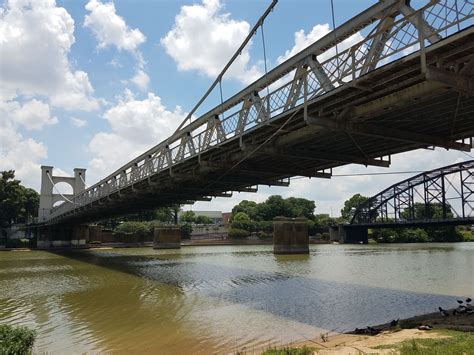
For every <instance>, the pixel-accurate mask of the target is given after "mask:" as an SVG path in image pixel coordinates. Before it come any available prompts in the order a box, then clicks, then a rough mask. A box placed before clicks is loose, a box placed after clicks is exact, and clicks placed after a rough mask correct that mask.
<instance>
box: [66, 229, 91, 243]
mask: <svg viewBox="0 0 474 355" xmlns="http://www.w3.org/2000/svg"><path fill="white" fill-rule="evenodd" d="M89 235H90V227H89V226H88V225H79V226H74V227H73V228H72V239H71V245H72V246H81V245H85V244H86V242H87V241H89Z"/></svg>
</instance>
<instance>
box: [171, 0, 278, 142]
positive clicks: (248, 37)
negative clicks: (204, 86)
mask: <svg viewBox="0 0 474 355" xmlns="http://www.w3.org/2000/svg"><path fill="white" fill-rule="evenodd" d="M277 2H278V0H272V3H271V4H270V5H269V6H268V8H267V10H266V11H265V12H264V13H263V15H262V16H261V17H260V18H259V19H258V21H257V23H256V24H255V25H254V26H253V28H252V29H251V30H250V32H249V34H248V35H247V37H246V38H245V39H244V41H243V42H242V44H241V45H240V47H239V48H238V49H237V50H236V51H235V53H234V55H233V56H232V58H231V59H230V60H229V62H228V63H227V64H226V65H225V67H224V69H222V71H221V72H220V73H219V75H218V76H217V78H216V80H214V82H213V83H212V85H211V86H210V87H209V89H208V90H207V91H206V93H205V94H204V96H203V97H202V98H201V99H200V100H199V101H198V103H197V104H196V105H195V106H194V107H193V109H192V110H191V111H189V113H188V115H187V116H186V118H185V119H184V120H183V122H181V124H180V125H179V127H178V128H177V129H176V131H175V132H174V134H176V133H177V132H179V130H180V129H181V128H183V126H184V125H185V124H186V122H188V121H189V122H191V117H192V115H193V114H194V113H195V112H196V110H197V109H198V108H199V107H200V106H201V104H202V103H203V102H204V100H206V99H207V97H208V96H209V94H210V93H211V92H212V90H214V88H215V87H216V85H217V84H218V83H219V81H220V80H222V77H223V76H224V74H225V73H226V71H227V69H229V67H230V66H231V65H232V63H233V62H234V61H235V59H237V57H238V56H239V55H240V54H241V53H242V51H243V49H244V48H245V47H246V46H247V43H249V42H250V39H251V38H252V37H253V36H254V35H255V33H256V32H257V30H258V27H259V26H261V25H262V24H263V21H264V20H265V18H266V17H267V16H268V14H269V13H270V12H271V11H272V10H273V8H274V7H275V5H276V4H277ZM174 134H173V135H174Z"/></svg>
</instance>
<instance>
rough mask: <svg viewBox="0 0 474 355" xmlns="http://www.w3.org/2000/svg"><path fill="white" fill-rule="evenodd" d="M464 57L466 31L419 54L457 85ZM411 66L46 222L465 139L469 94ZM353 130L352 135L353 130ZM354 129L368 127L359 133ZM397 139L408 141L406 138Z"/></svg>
mask: <svg viewBox="0 0 474 355" xmlns="http://www.w3.org/2000/svg"><path fill="white" fill-rule="evenodd" d="M473 58H474V31H473V28H472V27H470V28H468V29H466V30H464V31H463V32H460V33H458V34H456V35H454V36H452V37H450V38H447V39H444V40H442V41H441V42H439V43H437V44H435V45H432V46H431V47H429V48H427V51H426V62H427V66H428V68H435V67H437V68H438V69H442V70H452V68H454V67H456V66H458V67H459V66H462V69H461V71H460V73H462V75H463V76H465V77H472V76H473V74H474V70H473V67H474V64H473V62H474V59H473ZM420 63H421V61H420V55H419V53H414V54H412V55H409V56H407V57H404V58H401V59H399V60H397V61H396V62H393V63H390V64H387V65H385V66H383V67H381V68H378V69H377V70H375V71H372V72H370V73H368V74H366V75H364V76H363V77H361V78H359V79H357V82H356V83H352V84H344V85H341V86H339V87H338V88H336V89H334V90H332V91H330V92H329V93H327V94H326V95H323V96H320V97H318V98H315V99H314V100H310V101H309V103H308V106H307V112H308V115H307V117H310V118H311V119H313V118H316V120H314V122H313V121H311V120H305V116H304V112H303V108H302V107H299V108H298V107H296V108H294V109H292V110H290V111H287V112H284V113H282V114H281V115H280V116H278V117H277V118H275V119H272V120H271V121H270V122H269V123H268V124H267V125H264V126H263V127H259V128H255V129H252V130H250V131H248V132H246V133H245V134H244V135H243V138H242V142H240V140H239V139H233V140H228V141H226V142H225V143H223V144H222V145H219V146H217V147H214V148H213V149H210V150H208V151H206V152H205V153H204V154H202V155H201V156H200V157H199V158H198V157H190V158H189V159H187V160H185V161H183V162H182V163H180V164H179V165H177V166H174V167H173V169H172V171H170V170H169V169H167V170H165V171H161V172H159V173H157V174H155V175H153V176H152V177H150V178H149V179H146V180H143V181H141V182H138V183H136V184H134V185H133V187H128V188H125V189H122V190H121V191H119V192H115V193H113V194H111V195H109V196H108V197H105V198H102V199H100V200H98V201H95V202H93V203H91V204H89V205H86V206H83V207H81V208H79V209H76V210H74V211H73V213H71V214H69V215H66V216H62V217H61V219H60V221H56V222H55V223H63V222H66V221H68V222H74V223H81V222H87V221H93V220H100V219H104V218H108V217H111V216H117V215H120V214H126V213H132V212H135V211H141V210H147V209H152V208H157V207H160V206H167V205H171V204H173V203H185V202H187V201H193V200H199V199H201V198H203V197H205V196H214V195H219V194H221V193H223V192H225V191H240V190H243V189H244V188H245V187H249V186H252V185H258V184H261V185H267V184H274V183H275V182H276V181H278V180H279V179H284V178H288V177H292V176H299V175H301V176H315V177H316V176H318V174H317V172H318V171H321V170H323V169H329V168H334V167H338V166H342V165H346V164H349V163H359V164H363V163H364V161H369V160H370V159H374V158H379V157H382V156H387V155H391V154H396V153H400V152H405V151H411V150H414V149H419V148H428V147H430V146H432V145H433V144H430V139H431V138H432V137H438V138H441V139H448V138H449V139H451V141H454V140H458V139H463V138H470V137H472V136H473V133H474V97H473V95H472V91H471V92H467V93H466V92H463V91H462V88H461V91H460V90H459V88H456V87H453V84H452V83H451V82H450V83H444V82H441V81H439V80H433V79H432V78H431V77H429V76H428V75H426V74H424V73H423V72H422V69H421V64H420ZM471 90H472V88H471ZM290 117H291V118H290ZM318 120H322V121H321V122H326V123H327V121H331V122H335V123H336V126H331V125H330V126H327V125H326V126H325V125H324V124H323V125H321V124H319V123H318V122H319V121H318ZM308 122H313V123H312V124H311V123H308ZM361 124H362V126H361V127H362V128H360V127H359V126H357V127H359V128H357V127H356V128H355V125H361ZM364 124H365V125H367V124H370V126H371V127H372V128H371V129H369V130H365V128H364V126H363V125H364ZM374 127H375V128H376V129H374ZM403 132H409V133H410V134H414V133H416V134H418V135H417V137H415V138H416V139H415V138H413V137H412V136H410V135H407V136H405V135H404V134H403ZM269 137H272V138H271V139H269ZM418 138H419V139H418ZM264 142H266V143H265V144H263V143H264ZM262 144H263V145H262ZM257 148H258V149H257Z"/></svg>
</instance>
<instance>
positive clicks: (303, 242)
mask: <svg viewBox="0 0 474 355" xmlns="http://www.w3.org/2000/svg"><path fill="white" fill-rule="evenodd" d="M273 254H309V234H308V223H307V222H306V218H285V217H276V218H274V219H273Z"/></svg>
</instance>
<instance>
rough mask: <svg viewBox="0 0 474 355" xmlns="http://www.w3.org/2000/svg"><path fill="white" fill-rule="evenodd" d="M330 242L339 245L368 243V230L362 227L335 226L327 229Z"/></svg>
mask: <svg viewBox="0 0 474 355" xmlns="http://www.w3.org/2000/svg"><path fill="white" fill-rule="evenodd" d="M329 235H330V240H331V241H335V242H339V243H362V244H367V243H368V241H369V230H368V228H367V227H362V226H348V225H343V224H340V225H337V226H331V227H330V228H329Z"/></svg>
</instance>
